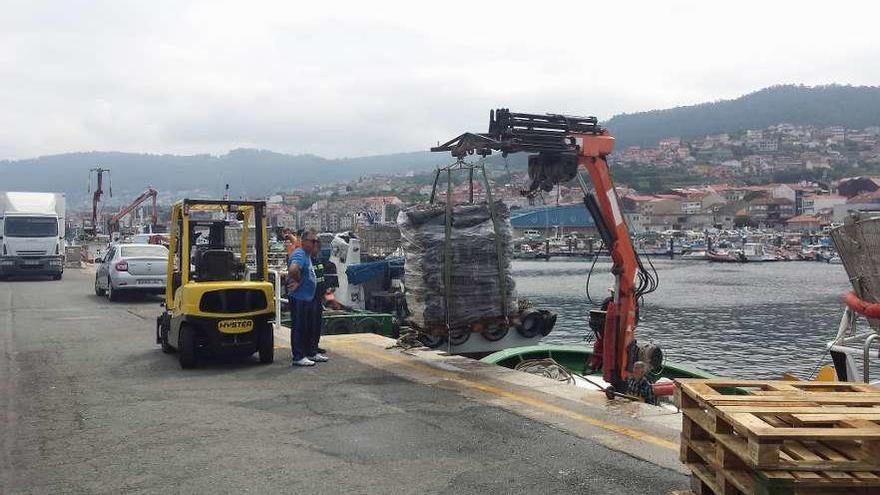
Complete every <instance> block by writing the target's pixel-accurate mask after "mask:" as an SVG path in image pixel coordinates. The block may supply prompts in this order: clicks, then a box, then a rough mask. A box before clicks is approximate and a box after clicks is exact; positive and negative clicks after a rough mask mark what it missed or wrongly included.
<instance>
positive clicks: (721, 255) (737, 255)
mask: <svg viewBox="0 0 880 495" xmlns="http://www.w3.org/2000/svg"><path fill="white" fill-rule="evenodd" d="M706 258H707V259H708V260H709V261H712V262H715V263H745V262H747V261H748V258H746V257H745V255H743V253H742V251H739V250H730V251H707V252H706Z"/></svg>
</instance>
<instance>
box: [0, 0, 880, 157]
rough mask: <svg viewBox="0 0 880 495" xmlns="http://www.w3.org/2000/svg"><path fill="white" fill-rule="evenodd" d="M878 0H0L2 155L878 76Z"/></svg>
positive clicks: (207, 147) (423, 140) (437, 124)
mask: <svg viewBox="0 0 880 495" xmlns="http://www.w3.org/2000/svg"><path fill="white" fill-rule="evenodd" d="M520 3H521V4H522V5H524V7H518V6H517V5H518V4H520ZM872 4H873V2H841V1H838V2H833V3H829V2H827V1H823V2H818V1H754V2H753V1H742V0H740V1H735V2H734V1H724V2H721V1H692V2H691V1H656V0H652V1H617V2H584V1H579V2H561V1H560V2H535V1H530V2H480V1H474V0H471V1H467V2H458V1H450V0H444V1H442V2H420V1H412V0H409V1H405V2H381V1H363V0H361V1H357V2H350V3H349V2H343V1H340V0H335V1H323V2H293V1H289V0H288V1H278V2H261V1H253V0H252V1H248V2H244V1H239V2H224V1H219V0H208V1H184V0H173V1H160V0H150V1H120V0H108V1H76V0H64V1H50V2H42V1H37V0H21V1H18V0H0V7H2V14H0V159H2V158H24V157H32V156H37V155H45V154H52V153H61V152H68V151H89V150H120V151H132V152H149V153H215V154H219V153H224V152H226V151H227V150H229V149H232V148H236V147H256V148H264V149H271V150H275V151H280V152H288V153H316V154H320V155H323V156H327V157H341V156H360V155H367V154H379V153H389V152H398V151H412V150H419V149H425V148H426V147H428V146H430V145H432V144H433V143H435V142H436V141H438V140H445V139H447V138H451V137H453V136H455V135H457V134H458V133H459V132H461V131H464V130H472V131H484V130H485V128H486V126H487V121H488V111H489V109H490V108H494V107H499V106H504V107H509V108H511V109H513V110H516V111H527V112H537V113H544V112H554V113H569V114H581V115H585V114H589V115H598V116H599V117H600V118H608V117H611V116H612V115H614V114H617V113H621V112H636V111H641V110H649V109H657V108H666V107H670V106H676V105H685V104H693V103H699V102H703V101H707V100H716V99H721V98H733V97H736V96H739V95H741V94H743V93H748V92H751V91H754V90H757V89H760V88H762V87H766V86H769V85H773V84H780V83H805V84H824V83H832V82H838V83H848V84H865V85H876V84H878V83H880V62H878V60H880V57H878V55H880V53H878V52H880V29H878V28H877V26H876V23H877V20H878V13H880V8H878V7H871V6H870V5H872Z"/></svg>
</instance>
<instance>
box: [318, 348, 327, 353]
mask: <svg viewBox="0 0 880 495" xmlns="http://www.w3.org/2000/svg"><path fill="white" fill-rule="evenodd" d="M318 354H327V351H325V350H324V348H323V347H318Z"/></svg>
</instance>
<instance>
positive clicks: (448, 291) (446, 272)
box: [443, 170, 452, 352]
mask: <svg viewBox="0 0 880 495" xmlns="http://www.w3.org/2000/svg"><path fill="white" fill-rule="evenodd" d="M443 289H444V291H443V310H444V313H445V316H446V335H447V339H446V352H452V342H451V340H450V339H449V338H448V336H449V332H450V330H451V327H450V325H449V299H450V297H451V296H452V170H447V171H446V238H445V239H444V241H443Z"/></svg>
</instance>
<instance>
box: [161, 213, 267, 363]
mask: <svg viewBox="0 0 880 495" xmlns="http://www.w3.org/2000/svg"><path fill="white" fill-rule="evenodd" d="M265 211H266V204H265V203H264V202H262V201H229V200H200V199H185V200H183V201H179V202H177V203H176V204H175V205H174V207H173V208H172V211H171V223H170V225H169V227H170V228H169V230H170V232H169V241H170V242H169V246H168V268H167V278H166V286H165V302H164V304H163V305H164V306H165V311H164V312H163V313H162V314H161V315H160V316H159V317H158V318H157V319H156V343H158V344H160V345H161V346H162V351H163V352H166V353H173V352H177V355H178V358H179V360H180V366H181V367H182V368H194V367H196V366H197V364H198V362H199V360H200V358H202V357H204V356H207V355H250V354H253V353H254V352H257V353H259V357H260V362H261V363H271V362H272V361H273V359H274V349H275V344H274V338H273V333H272V328H273V321H272V320H273V318H274V314H275V298H274V297H273V285H272V283H271V282H270V280H269V271H268V260H267V251H268V244H267V239H266V217H265Z"/></svg>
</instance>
